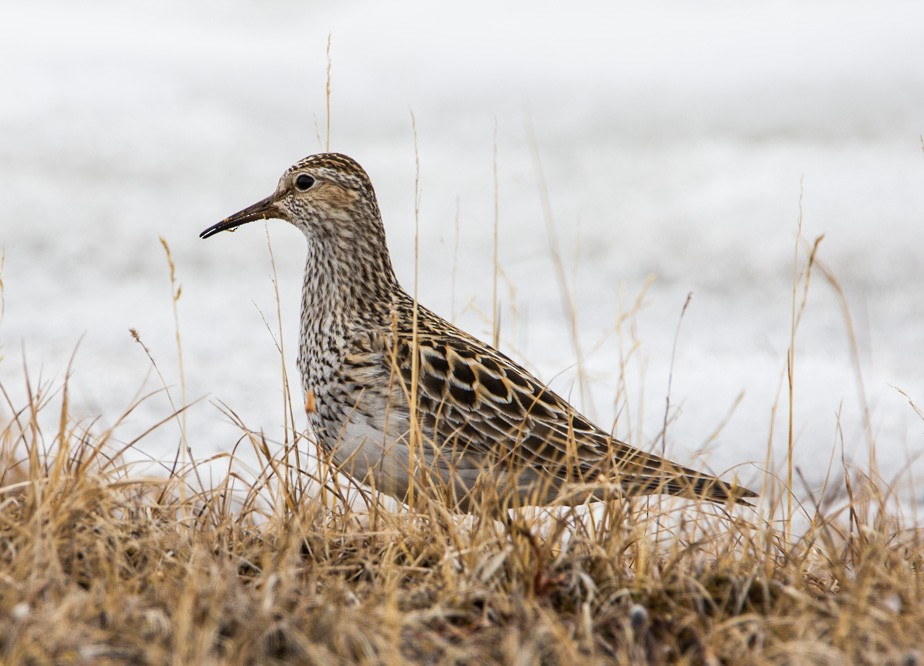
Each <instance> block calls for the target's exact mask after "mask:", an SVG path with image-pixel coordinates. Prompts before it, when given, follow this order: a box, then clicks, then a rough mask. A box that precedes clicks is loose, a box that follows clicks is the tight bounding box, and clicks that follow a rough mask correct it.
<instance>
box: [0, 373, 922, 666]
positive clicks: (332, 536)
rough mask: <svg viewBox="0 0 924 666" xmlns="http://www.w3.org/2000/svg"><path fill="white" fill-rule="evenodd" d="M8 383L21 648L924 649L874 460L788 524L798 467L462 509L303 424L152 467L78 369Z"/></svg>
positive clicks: (748, 658) (3, 615)
mask: <svg viewBox="0 0 924 666" xmlns="http://www.w3.org/2000/svg"><path fill="white" fill-rule="evenodd" d="M3 395H4V396H5V397H6V403H7V405H6V407H7V410H6V411H8V413H9V415H10V416H8V417H5V418H6V419H7V420H6V421H5V422H4V423H3V424H2V430H0V447H2V448H0V507H2V511H0V660H2V662H3V663H10V664H13V663H34V664H45V663H94V664H95V663H151V664H160V663H168V662H170V663H180V664H211V663H277V662H295V663H353V662H356V663H409V662H412V663H417V662H419V663H463V662H465V663H489V662H502V663H518V664H519V663H524V664H527V663H538V662H542V663H595V662H599V663H604V662H606V663H626V664H629V663H632V664H635V663H644V662H650V663H674V662H685V663H832V664H840V663H851V662H852V663H890V662H891V663H903V664H910V663H917V662H918V659H919V657H918V654H919V653H918V652H917V651H916V650H917V649H918V646H919V645H920V641H921V635H922V634H921V629H920V627H922V626H924V594H922V592H924V590H922V584H924V579H922V574H921V566H922V564H924V563H922V554H924V548H922V543H921V539H920V534H919V533H918V532H917V531H916V530H913V529H908V528H906V527H903V525H902V522H901V521H900V520H899V519H898V518H895V517H893V516H894V504H895V502H894V498H893V497H892V496H891V489H890V488H888V487H886V486H885V485H884V484H882V483H880V482H878V481H877V480H875V479H871V478H869V477H866V476H863V475H859V474H854V475H852V476H847V477H844V478H841V479H840V480H837V481H831V482H830V483H829V484H828V487H827V488H826V489H825V492H824V497H825V498H826V499H825V501H824V502H822V501H821V500H820V499H819V501H818V504H816V502H815V499H814V498H812V497H809V498H808V500H807V503H806V504H805V505H802V506H801V515H802V517H803V523H804V529H803V530H802V531H801V532H800V531H798V530H797V531H795V532H794V533H795V534H797V535H799V536H793V537H790V538H789V539H787V537H786V534H787V533H788V529H789V528H788V520H785V516H786V511H785V504H786V502H785V499H783V498H784V497H785V493H782V492H781V491H780V487H779V486H773V487H768V488H765V489H764V490H765V498H770V499H766V500H765V501H764V503H763V504H762V505H761V507H760V508H759V511H751V510H749V509H744V508H739V509H735V511H734V513H733V514H729V513H727V512H725V511H724V510H722V509H721V508H720V509H715V508H714V507H711V506H699V505H696V504H694V503H690V502H680V503H677V502H674V503H671V502H659V501H655V500H632V501H611V502H608V503H606V504H605V505H598V506H597V507H596V509H595V510H592V511H588V510H586V507H578V508H576V509H559V510H556V511H555V512H551V513H550V512H542V511H532V512H529V511H520V512H515V513H513V514H511V515H510V516H509V517H507V518H506V519H502V520H497V519H496V518H497V516H496V514H489V513H488V512H487V511H485V512H482V513H475V514H474V515H472V516H467V517H460V516H458V515H453V514H450V513H448V512H447V511H446V510H445V509H444V508H443V507H442V505H441V504H440V503H439V502H435V501H430V500H428V499H427V497H426V495H425V493H423V492H421V493H420V494H419V495H418V497H417V499H416V501H415V506H414V507H413V508H412V509H407V508H401V509H398V510H387V509H384V508H382V507H381V506H380V504H379V503H378V502H377V501H376V500H375V498H372V499H368V498H367V501H366V502H361V501H360V502H357V501H355V500H354V501H348V500H347V499H345V498H344V497H343V495H344V490H343V486H342V485H339V484H338V483H336V482H335V479H334V474H333V471H332V470H331V469H330V468H329V467H328V466H327V465H326V464H325V463H324V462H323V461H322V463H321V465H320V467H318V468H312V467H311V465H309V464H308V463H307V462H306V456H305V453H304V452H305V451H306V450H308V449H309V448H310V447H309V445H308V444H307V442H306V441H305V440H303V439H300V438H298V437H296V438H295V439H294V440H293V441H288V442H287V443H286V444H285V445H284V451H283V452H282V454H281V455H276V456H274V455H273V453H272V452H271V450H270V447H269V445H267V443H266V442H265V440H264V439H263V438H262V436H260V435H258V434H255V433H253V432H251V431H250V430H248V429H246V427H244V426H243V424H241V428H242V431H243V432H244V435H245V437H244V441H245V442H247V443H248V445H250V446H252V447H254V449H255V450H256V452H257V453H258V455H259V456H260V458H261V459H262V460H263V461H264V463H265V465H264V468H263V470H262V471H261V472H260V473H258V474H257V475H256V478H252V477H253V475H251V478H247V476H246V474H245V473H244V471H243V470H242V469H241V468H240V467H239V466H238V465H237V463H236V460H235V458H234V456H233V455H232V454H229V455H228V457H227V461H228V473H227V476H226V478H225V479H224V480H223V481H222V482H220V483H218V484H216V485H214V486H211V487H204V486H203V484H202V482H201V480H200V479H199V475H198V474H197V473H196V472H197V470H196V467H195V463H194V462H187V463H186V464H185V465H182V464H178V468H177V469H175V470H174V471H173V472H172V473H171V474H170V475H169V476H168V477H167V478H156V479H155V478H138V477H137V476H136V475H134V474H133V473H132V467H131V466H130V465H127V464H125V463H123V462H122V456H121V452H120V450H119V449H118V448H117V445H116V444H115V442H116V441H117V431H118V429H119V424H118V423H117V424H116V425H115V426H114V428H113V429H111V430H107V431H104V432H94V431H93V430H92V429H91V428H84V427H83V426H82V425H80V424H76V423H75V422H74V420H73V419H72V417H71V416H70V414H69V411H68V395H67V385H66V384H64V385H63V386H59V387H57V391H56V392H52V391H50V390H49V387H37V388H34V389H31V388H30V390H29V396H30V397H29V399H28V401H27V404H25V405H19V406H14V405H13V404H11V402H10V399H9V397H8V393H7V391H6V390H4V391H3ZM129 411H131V410H129ZM49 413H54V414H58V415H59V417H58V418H57V419H56V421H57V423H58V427H57V429H52V430H55V431H53V432H49V430H48V428H47V427H44V428H43V426H42V425H41V423H42V422H44V421H45V420H46V419H47V416H48V414H49ZM228 414H229V416H230V417H231V418H236V417H235V416H234V414H233V412H231V411H230V410H228ZM135 445H137V442H130V443H128V444H127V445H122V449H123V451H124V449H125V448H126V446H135ZM178 459H179V456H178ZM309 470H313V471H309ZM321 488H323V491H322V490H321ZM837 498H840V499H837ZM797 506H798V505H797Z"/></svg>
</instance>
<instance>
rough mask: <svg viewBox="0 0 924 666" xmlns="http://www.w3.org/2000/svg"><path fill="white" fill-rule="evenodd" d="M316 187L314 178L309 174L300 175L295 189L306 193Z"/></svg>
mask: <svg viewBox="0 0 924 666" xmlns="http://www.w3.org/2000/svg"><path fill="white" fill-rule="evenodd" d="M312 185H314V178H312V177H311V176H309V175H308V174H307V173H303V174H300V175H299V176H298V178H296V179H295V187H297V188H298V189H299V190H301V191H302V192H304V191H305V190H307V189H310V188H311V186H312Z"/></svg>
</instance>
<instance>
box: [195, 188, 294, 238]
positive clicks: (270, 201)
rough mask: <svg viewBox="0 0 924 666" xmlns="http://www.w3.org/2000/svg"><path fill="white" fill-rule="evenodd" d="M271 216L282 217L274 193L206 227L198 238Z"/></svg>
mask: <svg viewBox="0 0 924 666" xmlns="http://www.w3.org/2000/svg"><path fill="white" fill-rule="evenodd" d="M273 218H276V219H283V218H282V213H281V212H280V210H279V209H278V208H276V205H275V195H270V196H268V197H266V198H265V199H262V200H260V201H258V202H257V203H255V204H254V205H253V206H248V207H247V208H245V209H244V210H242V211H239V212H237V213H235V214H234V215H231V216H230V217H226V218H225V219H223V220H222V221H221V222H219V223H218V224H213V225H212V226H210V227H209V228H208V229H206V230H205V231H203V232H202V233H201V234H199V238H208V237H209V236H214V235H215V234H217V233H219V232H221V231H228V230H229V229H236V228H237V227H239V226H241V225H242V224H247V223H248V222H254V221H256V220H271V219H273Z"/></svg>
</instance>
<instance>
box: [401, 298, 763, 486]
mask: <svg viewBox="0 0 924 666" xmlns="http://www.w3.org/2000/svg"><path fill="white" fill-rule="evenodd" d="M421 310H423V309H421ZM424 314H425V316H424V317H421V326H420V327H419V330H418V332H417V335H416V336H406V335H405V336H401V338H402V339H401V341H400V342H399V349H398V353H397V355H396V361H397V362H398V367H399V370H400V373H401V376H402V379H403V381H404V382H405V383H406V385H408V386H409V385H410V384H411V382H412V379H413V373H414V371H415V370H414V368H413V362H412V358H413V357H412V354H411V351H410V350H411V346H412V345H413V340H414V338H416V348H417V355H418V364H417V365H418V367H417V369H416V372H417V387H418V390H417V399H418V413H419V414H420V415H422V417H423V422H422V425H423V426H424V427H425V428H428V429H430V430H431V431H432V432H433V433H434V435H435V438H437V439H439V440H440V441H442V442H451V443H452V445H453V446H455V447H457V448H462V449H464V450H465V451H466V453H467V454H469V453H470V454H471V455H472V456H473V457H474V459H477V460H479V461H481V460H485V459H489V460H493V461H502V462H508V463H510V464H512V465H514V466H523V467H528V468H533V469H536V468H539V469H541V470H544V472H545V476H552V477H556V478H557V479H558V480H565V479H568V480H572V481H598V480H599V479H600V477H601V475H603V476H604V477H605V478H606V479H608V480H613V479H614V478H615V479H617V480H618V482H619V484H620V485H621V486H622V487H623V489H624V490H625V491H626V492H634V493H659V492H661V493H669V494H680V495H694V496H698V497H705V498H707V499H712V500H720V501H724V500H726V499H728V497H729V496H730V495H733V494H736V495H737V496H753V493H751V492H750V491H747V490H745V489H734V490H733V489H732V487H731V486H729V485H728V484H726V483H724V482H722V481H720V480H718V479H716V478H714V477H711V476H709V475H705V474H702V473H699V472H696V471H694V470H691V469H687V468H684V467H682V466H680V465H677V464H675V463H672V462H670V461H667V460H664V459H663V458H660V457H658V456H655V455H652V454H650V453H646V452H644V451H642V450H640V449H637V448H635V447H632V446H629V445H628V444H626V443H624V442H621V441H619V440H617V439H615V438H613V437H611V436H610V435H609V434H607V433H606V432H604V431H603V430H601V429H600V428H598V427H596V426H594V425H593V424H592V423H590V422H589V421H588V420H587V419H585V418H584V417H583V416H582V415H581V414H579V413H578V412H577V411H576V410H575V409H574V407H572V406H571V405H570V404H569V403H568V402H567V401H566V400H564V399H563V398H562V397H560V396H559V395H557V394H556V393H555V392H554V391H552V390H551V389H549V388H548V387H547V386H545V385H544V384H542V383H541V382H540V381H539V380H537V379H536V378H535V377H533V376H532V374H530V373H529V372H528V371H526V370H525V369H524V368H522V367H521V366H519V365H518V364H517V363H515V362H514V361H513V360H511V359H510V358H508V357H507V356H505V355H504V354H502V353H501V352H499V351H497V350H495V349H493V348H491V347H490V346H488V345H486V344H484V343H482V342H480V341H478V340H477V339H475V338H473V337H471V336H470V335H468V334H467V333H464V332H463V331H460V330H458V329H456V328H455V327H451V325H450V324H448V323H447V322H444V321H443V320H442V319H439V318H438V317H437V316H436V315H433V314H432V313H429V312H425V313H424ZM430 317H432V318H433V319H435V320H436V322H435V323H437V324H438V330H433V327H431V326H428V325H427V324H428V323H430V322H429V321H428V320H429V319H430Z"/></svg>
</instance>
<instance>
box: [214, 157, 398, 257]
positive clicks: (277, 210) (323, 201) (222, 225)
mask: <svg viewBox="0 0 924 666" xmlns="http://www.w3.org/2000/svg"><path fill="white" fill-rule="evenodd" d="M268 219H280V220H285V221H287V222H290V223H291V224H293V225H295V226H296V227H298V228H299V229H301V230H302V231H303V232H304V233H305V235H306V236H308V237H309V239H310V240H311V239H314V240H319V241H325V240H326V241H330V240H336V241H338V244H339V245H346V246H347V247H349V246H350V245H352V244H353V243H369V242H378V241H379V240H381V242H382V243H383V244H384V229H383V228H382V222H381V214H380V213H379V207H378V203H377V202H376V198H375V191H374V190H373V189H372V183H371V182H370V180H369V176H367V175H366V172H365V171H364V170H363V168H362V167H361V166H360V165H359V164H358V163H356V161H354V160H353V159H351V158H349V157H347V156H346V155H341V154H339V153H320V154H318V155H312V156H310V157H306V158H305V159H303V160H301V161H299V162H297V163H296V164H294V165H292V166H291V167H289V168H288V169H287V170H286V172H285V173H284V174H282V177H281V178H280V179H279V184H278V185H277V186H276V191H275V192H273V194H271V195H270V196H268V197H266V198H265V199H262V200H261V201H258V202H257V203H255V204H253V205H252V206H248V207H247V208H245V209H244V210H242V211H239V212H237V213H235V214H234V215H231V216H229V217H226V218H225V219H223V220H222V221H221V222H219V223H218V224H215V225H212V226H211V227H209V228H208V229H206V230H205V231H203V232H202V233H201V234H199V236H200V237H201V238H208V237H209V236H214V235H215V234H217V233H219V232H220V231H226V230H229V229H235V228H237V227H239V226H240V225H242V224H246V223H247V222H253V221H255V220H268Z"/></svg>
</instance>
